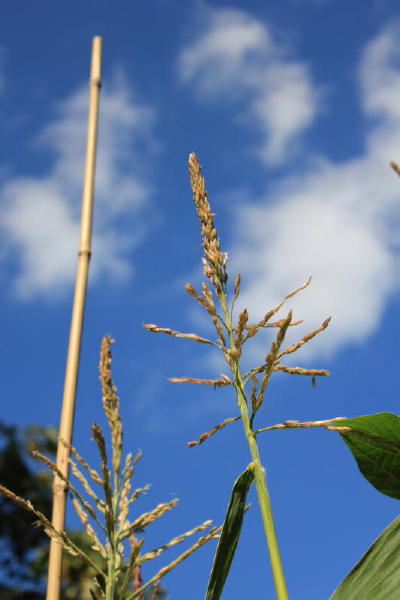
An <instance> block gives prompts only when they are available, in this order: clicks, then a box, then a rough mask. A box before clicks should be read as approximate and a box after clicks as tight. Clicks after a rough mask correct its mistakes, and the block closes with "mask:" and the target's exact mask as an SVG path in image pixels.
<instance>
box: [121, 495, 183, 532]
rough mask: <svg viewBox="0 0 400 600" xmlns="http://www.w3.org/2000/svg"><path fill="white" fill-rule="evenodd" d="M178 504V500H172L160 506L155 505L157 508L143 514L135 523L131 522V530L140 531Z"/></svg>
mask: <svg viewBox="0 0 400 600" xmlns="http://www.w3.org/2000/svg"><path fill="white" fill-rule="evenodd" d="M178 502H179V498H173V499H172V500H170V501H169V502H162V503H160V504H157V506H156V507H155V508H153V510H150V511H148V512H146V513H143V514H142V515H140V517H138V518H137V519H135V521H133V523H132V528H133V529H135V528H138V529H142V528H143V527H146V526H147V525H150V523H153V522H154V521H156V520H157V519H159V518H160V517H162V516H163V515H164V514H165V513H166V512H168V511H169V510H171V509H172V508H174V506H176V505H177V504H178Z"/></svg>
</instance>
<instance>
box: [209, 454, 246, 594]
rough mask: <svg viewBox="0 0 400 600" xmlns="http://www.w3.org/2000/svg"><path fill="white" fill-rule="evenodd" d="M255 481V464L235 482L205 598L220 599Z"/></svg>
mask: <svg viewBox="0 0 400 600" xmlns="http://www.w3.org/2000/svg"><path fill="white" fill-rule="evenodd" d="M253 481H254V471H253V464H252V463H251V464H250V465H248V467H247V468H246V469H245V470H244V471H243V472H242V473H241V474H240V475H239V477H238V478H237V479H236V481H235V483H234V484H233V488H232V493H231V498H230V501H229V504H228V508H227V511H226V515H225V519H224V524H223V528H222V532H221V537H220V539H219V541H218V545H217V549H216V551H215V555H214V560H213V565H212V567H211V573H210V578H209V581H208V585H207V590H206V595H205V597H204V600H219V598H220V596H221V594H222V590H223V587H224V584H225V581H226V578H227V576H228V573H229V569H230V567H231V564H232V560H233V557H234V554H235V551H236V547H237V544H238V541H239V536H240V531H241V528H242V523H243V516H244V512H245V509H246V497H247V492H248V491H249V488H250V486H251V484H252V483H253Z"/></svg>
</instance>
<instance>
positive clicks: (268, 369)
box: [253, 310, 292, 412]
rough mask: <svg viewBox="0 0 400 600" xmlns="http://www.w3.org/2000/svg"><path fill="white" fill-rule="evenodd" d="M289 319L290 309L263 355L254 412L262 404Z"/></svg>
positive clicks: (290, 316)
mask: <svg viewBox="0 0 400 600" xmlns="http://www.w3.org/2000/svg"><path fill="white" fill-rule="evenodd" d="M291 320H292V311H291V310H290V311H289V313H288V315H287V317H286V319H284V320H283V322H282V325H281V327H280V328H279V329H278V331H277V334H276V337H275V340H274V341H273V342H272V345H271V349H270V351H269V353H268V354H267V355H266V357H265V369H264V372H263V378H262V380H261V385H260V390H259V392H258V394H257V400H256V402H255V407H254V408H253V410H254V409H255V410H254V412H255V411H257V410H258V409H259V408H260V407H261V405H262V401H263V398H264V393H265V390H266V387H267V385H268V381H269V378H270V375H271V373H272V370H273V367H274V366H275V363H276V360H277V356H278V353H279V350H280V347H281V345H282V344H283V340H284V339H285V335H286V331H287V329H288V327H289V324H290V322H291Z"/></svg>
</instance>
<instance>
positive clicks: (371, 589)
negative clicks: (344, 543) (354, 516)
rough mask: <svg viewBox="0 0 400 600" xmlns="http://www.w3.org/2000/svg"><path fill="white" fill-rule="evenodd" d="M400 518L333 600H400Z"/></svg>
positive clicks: (334, 595)
mask: <svg viewBox="0 0 400 600" xmlns="http://www.w3.org/2000/svg"><path fill="white" fill-rule="evenodd" d="M399 589H400V517H397V518H396V519H394V521H392V522H391V523H390V525H388V527H386V529H384V530H383V532H382V533H381V534H380V535H379V536H378V537H377V538H376V540H375V541H374V542H373V543H372V544H371V546H370V547H369V548H368V549H367V551H366V552H365V554H364V555H363V556H362V557H361V559H360V560H359V561H358V562H357V563H356V565H355V566H354V567H353V568H352V570H351V571H350V572H349V573H348V575H347V576H346V577H345V578H344V579H343V581H342V582H341V583H340V584H339V586H338V587H337V588H336V590H335V591H334V592H333V594H332V596H330V598H329V600H398V598H399Z"/></svg>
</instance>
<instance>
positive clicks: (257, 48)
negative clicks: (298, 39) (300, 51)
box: [178, 8, 319, 165]
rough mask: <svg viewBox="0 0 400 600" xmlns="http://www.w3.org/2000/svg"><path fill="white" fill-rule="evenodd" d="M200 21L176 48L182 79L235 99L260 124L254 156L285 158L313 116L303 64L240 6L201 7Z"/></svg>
mask: <svg viewBox="0 0 400 600" xmlns="http://www.w3.org/2000/svg"><path fill="white" fill-rule="evenodd" d="M203 16H204V17H205V21H206V25H205V28H204V30H202V31H201V33H200V34H199V35H198V37H197V38H196V39H195V40H194V41H193V42H192V43H190V44H189V45H188V46H187V47H186V48H184V50H183V51H182V52H181V54H180V56H179V61H178V70H179V76H180V79H181V81H182V82H184V83H186V84H190V85H191V87H193V88H194V89H195V90H196V91H197V92H198V93H199V94H200V96H201V97H202V98H207V99H220V98H221V97H223V98H224V101H225V102H227V103H229V102H230V101H233V102H237V103H238V104H239V105H240V106H241V108H240V110H243V107H245V108H244V111H245V114H246V115H247V117H248V118H250V119H253V120H255V122H256V123H257V124H258V126H260V127H261V132H262V137H263V140H262V143H261V148H260V156H261V157H262V159H263V160H264V161H265V162H266V163H268V164H271V165H277V164H279V163H282V162H283V161H284V160H287V156H288V155H290V154H292V152H293V149H294V148H295V147H296V144H297V142H298V141H299V138H300V136H301V134H302V133H303V131H304V130H305V128H307V127H308V126H309V125H310V124H311V123H312V122H313V120H314V117H315V115H316V112H317V103H318V100H319V93H318V92H317V91H316V90H315V88H314V86H313V83H312V80H311V76H310V73H309V70H308V68H307V66H306V65H305V64H304V63H302V62H300V61H296V60H294V59H292V58H290V57H289V56H288V54H287V51H286V49H285V48H284V47H283V46H281V45H279V44H278V43H277V42H276V41H274V40H273V38H272V36H271V33H270V32H269V30H268V29H267V26H266V25H265V24H264V23H261V22H260V21H258V20H257V19H255V18H254V17H252V16H250V15H249V14H248V13H246V12H245V11H242V10H236V9H230V8H219V9H210V8H208V9H206V10H205V14H204V15H203Z"/></svg>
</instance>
